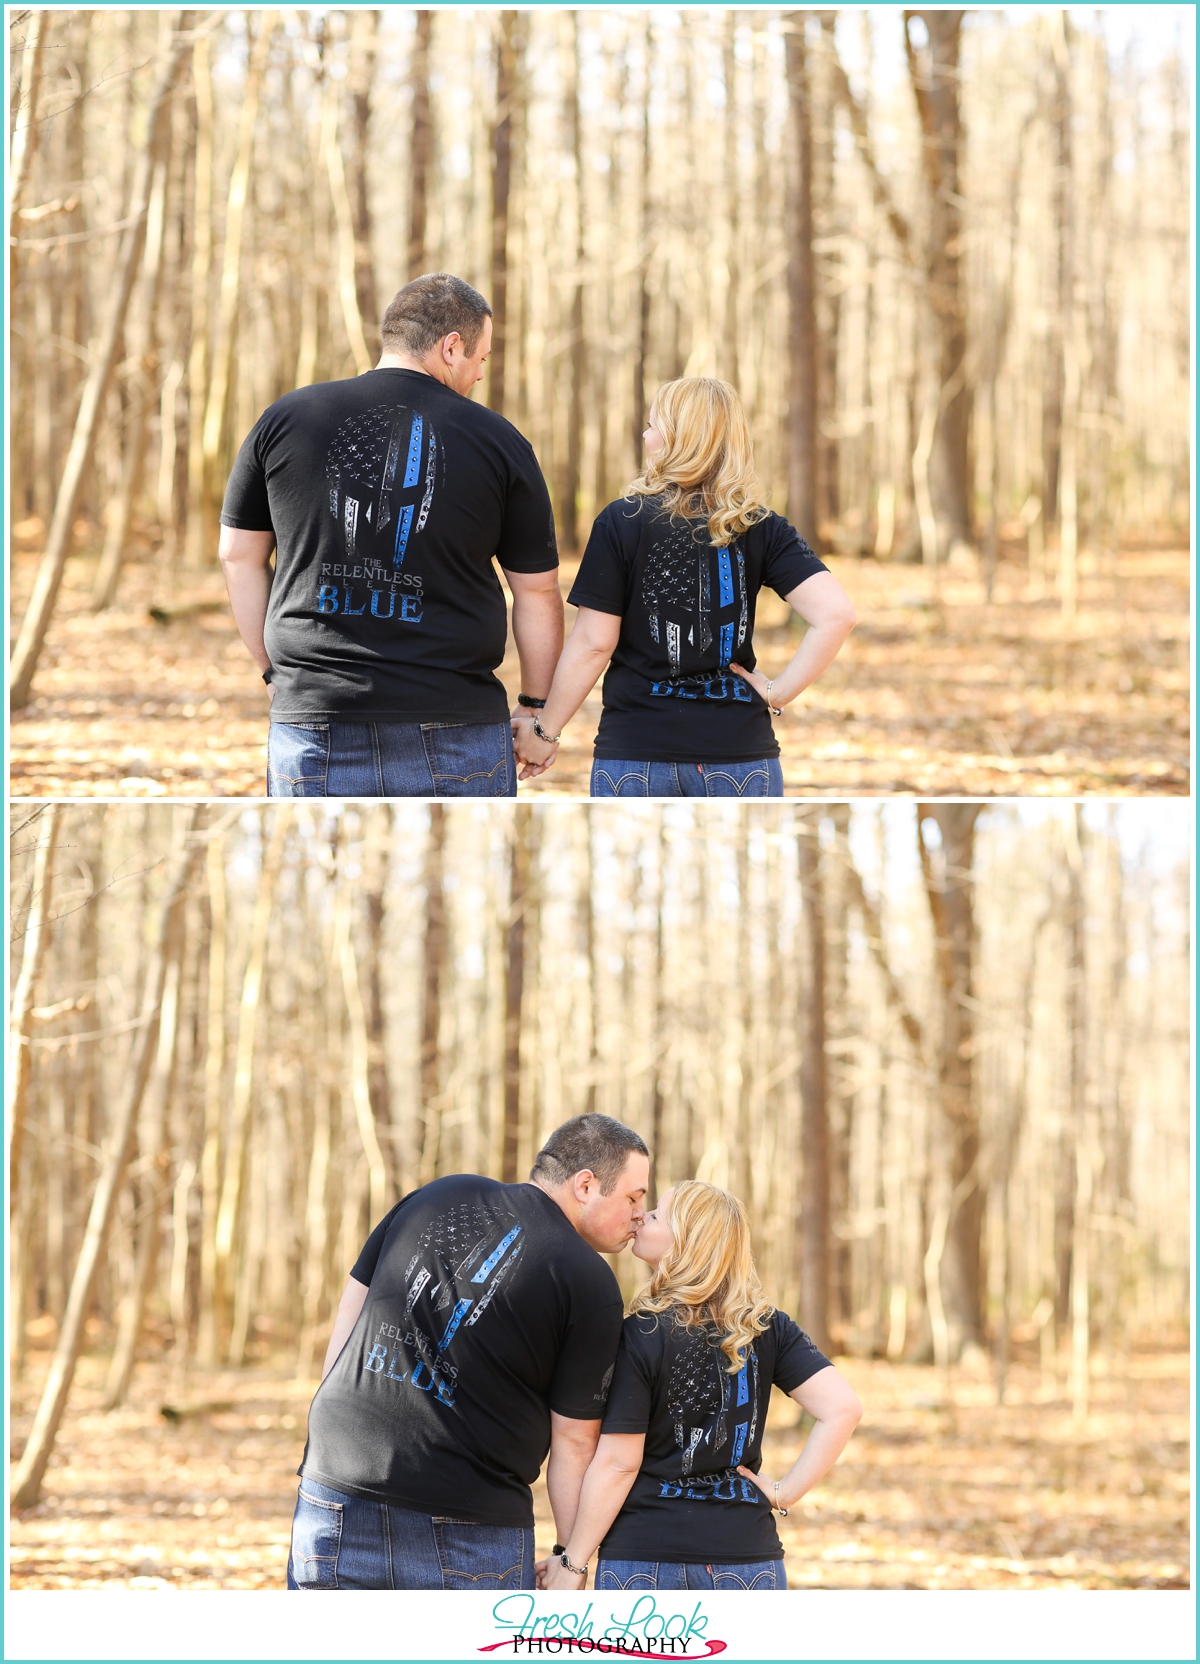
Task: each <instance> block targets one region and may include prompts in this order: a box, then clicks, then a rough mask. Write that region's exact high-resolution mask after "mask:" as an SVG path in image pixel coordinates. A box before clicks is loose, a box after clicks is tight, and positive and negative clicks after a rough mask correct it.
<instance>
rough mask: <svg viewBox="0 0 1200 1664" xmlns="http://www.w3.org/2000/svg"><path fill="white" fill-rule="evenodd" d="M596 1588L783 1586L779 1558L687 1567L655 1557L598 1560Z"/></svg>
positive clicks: (779, 1587) (785, 1580)
mask: <svg viewBox="0 0 1200 1664" xmlns="http://www.w3.org/2000/svg"><path fill="white" fill-rule="evenodd" d="M596 1588H597V1589H756V1590H762V1589H786V1588H787V1576H786V1574H785V1572H784V1569H783V1561H782V1560H752V1561H750V1562H749V1563H748V1564H747V1565H744V1566H718V1565H717V1564H716V1562H715V1561H714V1563H713V1564H712V1565H711V1566H688V1565H681V1564H679V1563H678V1562H670V1561H658V1560H601V1561H599V1562H598V1563H597V1565H596Z"/></svg>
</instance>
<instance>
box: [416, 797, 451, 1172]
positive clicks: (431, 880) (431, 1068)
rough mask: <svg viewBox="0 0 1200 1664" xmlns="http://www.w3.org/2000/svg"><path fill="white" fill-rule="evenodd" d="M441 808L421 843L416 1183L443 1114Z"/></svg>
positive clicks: (431, 1156) (430, 1161)
mask: <svg viewBox="0 0 1200 1664" xmlns="http://www.w3.org/2000/svg"><path fill="white" fill-rule="evenodd" d="M445 859H446V810H445V807H444V805H442V804H441V803H431V804H430V805H429V835H428V839H427V842H426V844H425V947H424V975H423V978H422V990H421V1131H420V1143H419V1157H420V1183H421V1184H428V1183H429V1181H430V1179H432V1178H433V1177H434V1175H435V1174H436V1172H437V1163H438V1143H439V1138H438V1129H439V1126H440V1122H441V1114H442V1104H441V1095H442V1082H441V1050H440V1035H441V1027H442V993H443V989H444V988H445V984H446V893H445V884H444V868H445Z"/></svg>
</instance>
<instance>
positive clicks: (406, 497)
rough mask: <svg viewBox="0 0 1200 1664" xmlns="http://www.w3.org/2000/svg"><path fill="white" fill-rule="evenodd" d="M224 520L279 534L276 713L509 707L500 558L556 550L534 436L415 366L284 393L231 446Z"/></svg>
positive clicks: (471, 715) (472, 714)
mask: <svg viewBox="0 0 1200 1664" xmlns="http://www.w3.org/2000/svg"><path fill="white" fill-rule="evenodd" d="M221 523H222V525H225V526H234V527H238V528H240V529H241V530H243V531H273V532H274V533H275V540H276V546H277V552H276V556H275V579H274V582H273V583H272V586H271V599H270V604H269V606H268V608H267V623H266V634H265V639H266V648H267V652H268V653H269V654H270V655H271V666H272V671H273V681H274V685H275V697H274V702H273V704H272V706H271V718H272V720H273V721H275V722H314V721H317V722H327V721H331V720H341V721H362V722H367V721H379V722H499V721H503V719H504V717H505V716H506V715H507V712H508V702H507V699H506V696H505V692H504V688H503V686H502V685H501V683H500V682H499V681H498V680H497V678H496V676H495V674H494V672H495V670H496V667H497V665H499V663H500V661H501V660H502V659H503V657H504V648H505V643H506V639H507V617H506V612H505V603H504V591H503V589H502V588H501V585H500V579H499V577H498V576H497V573H496V569H495V567H494V566H493V564H492V561H493V558H494V559H495V560H497V561H499V563H500V565H501V566H502V567H505V568H507V569H508V570H509V571H512V572H549V571H552V570H553V569H554V568H555V567H556V566H557V565H558V553H557V550H556V547H555V542H554V517H553V514H552V511H551V508H550V498H549V496H548V494H547V491H546V483H545V481H544V480H543V478H542V473H541V469H540V468H539V467H538V464H537V459H536V457H535V456H534V454H533V449H532V447H531V445H530V444H529V441H528V440H527V439H524V438H523V437H522V436H521V434H519V433H518V432H517V430H516V428H514V427H513V426H512V425H511V423H509V422H506V421H505V420H504V418H503V417H502V416H498V415H497V414H496V412H495V411H493V410H488V409H486V408H485V407H484V406H483V405H479V404H474V403H473V402H472V401H471V400H470V399H467V398H463V397H462V396H461V395H460V394H458V393H456V392H454V390H453V389H452V388H449V387H445V386H443V385H442V383H441V382H440V381H436V380H435V379H434V378H433V377H432V376H427V375H422V374H421V372H420V371H419V370H400V369H383V370H370V371H368V372H367V374H366V375H361V376H357V377H356V378H355V379H354V380H353V381H333V382H324V383H320V384H318V385H317V386H314V387H301V388H298V389H297V391H296V392H294V393H288V394H286V395H285V396H284V397H283V398H282V399H279V400H278V401H277V402H276V403H275V404H273V405H272V406H271V407H270V409H269V410H267V411H265V412H264V413H263V415H262V416H260V417H259V419H258V421H257V422H256V423H255V425H254V427H253V428H252V429H251V431H250V433H249V435H248V436H247V438H246V441H245V443H244V444H243V446H242V448H241V451H240V452H239V453H238V458H237V461H236V462H235V464H234V467H233V472H232V473H231V474H230V476H229V484H228V487H227V489H226V492H225V506H224V509H223V511H222V514H221Z"/></svg>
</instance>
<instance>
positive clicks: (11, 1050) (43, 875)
mask: <svg viewBox="0 0 1200 1664" xmlns="http://www.w3.org/2000/svg"><path fill="white" fill-rule="evenodd" d="M60 824H61V822H60V811H59V807H58V805H57V804H54V803H52V804H50V806H49V807H48V808H47V809H45V810H44V811H43V812H42V814H41V815H40V816H39V817H38V821H37V823H36V825H37V828H38V845H37V854H36V855H35V856H34V862H33V875H32V879H31V894H30V899H29V912H28V914H27V915H26V919H25V938H24V942H23V944H22V950H21V969H20V972H19V973H18V975H17V983H16V987H15V988H14V989H13V994H12V1007H11V1011H10V1014H9V1043H8V1079H7V1081H6V1082H5V1096H6V1098H7V1103H6V1106H5V1123H6V1132H7V1141H8V1175H9V1177H8V1194H9V1201H10V1203H11V1202H12V1200H13V1198H14V1197H16V1196H17V1195H18V1194H19V1191H20V1187H19V1185H18V1182H17V1175H18V1173H19V1172H20V1168H21V1150H22V1146H23V1144H24V1140H25V1106H26V1104H27V1102H28V1100H29V1075H30V1051H29V1037H30V1035H31V1033H32V1032H33V1001H34V995H35V994H36V992H37V982H38V977H39V976H40V975H41V970H42V962H43V960H44V959H45V957H46V947H47V944H48V942H49V929H48V926H49V913H50V906H51V902H52V899H53V895H54V855H55V850H56V849H57V846H58V836H59V827H60ZM13 1246H14V1247H16V1246H17V1244H16V1243H15V1242H14V1244H13Z"/></svg>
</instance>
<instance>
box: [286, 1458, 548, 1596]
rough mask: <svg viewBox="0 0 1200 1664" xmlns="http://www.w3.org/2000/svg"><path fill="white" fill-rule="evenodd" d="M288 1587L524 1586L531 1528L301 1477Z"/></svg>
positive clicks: (529, 1576)
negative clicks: (399, 1503) (434, 1510)
mask: <svg viewBox="0 0 1200 1664" xmlns="http://www.w3.org/2000/svg"><path fill="white" fill-rule="evenodd" d="M287 1586H288V1588H289V1589H485V1590H491V1589H532V1588H533V1587H534V1577H533V1528H532V1527H530V1528H529V1530H527V1531H525V1530H522V1529H521V1528H520V1527H515V1526H508V1525H476V1524H475V1523H474V1522H473V1521H470V1520H455V1519H448V1518H445V1517H444V1516H442V1515H440V1514H418V1513H416V1512H415V1511H414V1510H413V1509H411V1508H397V1507H396V1506H395V1505H394V1504H392V1503H390V1502H365V1501H364V1500H363V1498H362V1497H358V1496H347V1495H346V1493H345V1492H344V1491H335V1490H331V1489H330V1487H329V1486H328V1485H318V1484H316V1483H315V1482H314V1481H313V1480H311V1479H301V1481H300V1495H299V1496H298V1497H297V1499H296V1512H295V1514H294V1515H293V1517H292V1552H291V1554H290V1555H289V1556H288V1573H287Z"/></svg>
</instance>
